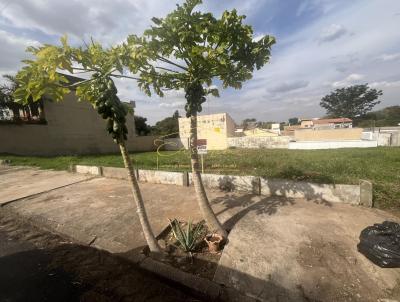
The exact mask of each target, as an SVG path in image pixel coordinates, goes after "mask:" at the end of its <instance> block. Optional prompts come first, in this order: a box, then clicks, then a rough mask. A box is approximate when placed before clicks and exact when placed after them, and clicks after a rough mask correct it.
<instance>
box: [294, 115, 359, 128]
mask: <svg viewBox="0 0 400 302" xmlns="http://www.w3.org/2000/svg"><path fill="white" fill-rule="evenodd" d="M352 127H353V121H352V120H351V119H349V118H345V117H344V118H331V119H302V120H301V124H300V128H303V129H310V128H311V129H341V128H352Z"/></svg>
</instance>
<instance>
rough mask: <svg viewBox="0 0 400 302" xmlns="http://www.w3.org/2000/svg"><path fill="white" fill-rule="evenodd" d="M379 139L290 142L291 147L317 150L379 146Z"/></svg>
mask: <svg viewBox="0 0 400 302" xmlns="http://www.w3.org/2000/svg"><path fill="white" fill-rule="evenodd" d="M377 146H378V142H377V141H367V140H365V141H361V140H360V141H329V142H318V141H312V142H311V141H309V142H307V141H305V142H289V149H301V150H317V149H339V148H373V147H377Z"/></svg>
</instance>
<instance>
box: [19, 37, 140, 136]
mask: <svg viewBox="0 0 400 302" xmlns="http://www.w3.org/2000/svg"><path fill="white" fill-rule="evenodd" d="M120 50H121V49H120V48H119V47H114V48H110V49H104V48H103V47H102V46H101V45H100V44H98V43H95V42H94V41H92V42H91V43H90V45H85V47H71V46H70V45H68V42H67V38H66V37H62V38H61V45H60V46H54V45H48V44H45V45H43V46H40V47H29V48H28V49H27V51H28V52H30V53H31V54H32V55H33V57H34V59H33V60H25V61H24V63H25V66H24V67H23V68H22V69H21V70H20V71H19V72H18V74H17V76H16V80H17V82H18V87H17V89H16V90H15V92H14V93H13V96H14V99H15V101H16V102H19V103H22V104H27V103H29V102H31V101H33V102H36V101H38V100H40V99H41V98H42V97H44V96H45V97H47V98H50V99H51V100H54V101H61V100H63V99H64V96H65V95H66V94H68V93H70V92H71V89H76V95H77V96H78V98H79V100H80V101H83V100H84V101H89V102H90V103H91V104H92V105H93V107H94V108H95V109H96V110H97V112H98V113H99V114H100V115H101V116H102V118H103V119H105V120H106V121H107V131H108V132H109V134H110V135H111V136H112V138H113V139H114V141H115V142H116V143H119V142H121V141H123V140H126V139H127V133H128V129H127V127H126V125H125V123H126V118H125V116H126V114H127V113H128V108H127V107H126V106H125V105H124V104H122V103H121V101H120V99H119V98H118V96H117V89H116V87H115V84H114V81H113V80H112V77H120V76H122V75H121V74H122V72H123V66H122V63H121V60H122V58H121V51H120ZM132 61H135V60H132ZM131 64H133V63H131ZM77 66H79V67H77ZM58 70H61V71H66V72H70V73H74V72H77V71H79V72H83V73H90V77H89V79H86V80H82V81H79V82H74V83H70V82H69V81H68V79H67V77H65V76H64V75H62V74H60V73H59V72H58ZM113 72H119V73H120V74H113Z"/></svg>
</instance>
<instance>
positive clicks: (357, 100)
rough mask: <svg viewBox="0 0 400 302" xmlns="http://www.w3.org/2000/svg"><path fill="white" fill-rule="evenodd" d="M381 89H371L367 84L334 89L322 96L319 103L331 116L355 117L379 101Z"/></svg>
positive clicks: (364, 112) (367, 110)
mask: <svg viewBox="0 0 400 302" xmlns="http://www.w3.org/2000/svg"><path fill="white" fill-rule="evenodd" d="M381 95H382V90H376V89H371V88H369V87H368V84H363V85H354V86H350V87H346V88H339V89H336V90H335V91H334V92H332V93H330V94H329V95H326V96H324V97H323V98H322V100H321V102H320V105H321V107H323V108H325V109H326V111H327V114H328V115H329V116H331V117H348V118H355V117H356V116H358V115H364V114H366V113H367V112H369V111H371V109H372V108H373V107H374V106H375V105H377V104H379V103H380V101H379V100H377V99H378V97H379V96H381Z"/></svg>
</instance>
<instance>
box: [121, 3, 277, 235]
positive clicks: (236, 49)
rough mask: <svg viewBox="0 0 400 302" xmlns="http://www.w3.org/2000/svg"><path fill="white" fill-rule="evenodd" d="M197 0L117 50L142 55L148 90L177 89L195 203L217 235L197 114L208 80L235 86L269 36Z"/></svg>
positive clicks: (265, 54)
mask: <svg viewBox="0 0 400 302" xmlns="http://www.w3.org/2000/svg"><path fill="white" fill-rule="evenodd" d="M201 3H202V1H201V0H187V1H186V2H185V3H183V4H182V5H177V8H176V9H175V10H174V11H172V12H171V13H169V14H168V15H167V16H166V17H165V18H153V19H152V21H153V23H154V24H153V25H152V26H151V28H149V29H148V30H146V31H145V32H144V34H143V36H141V37H139V36H136V35H131V36H129V37H128V39H127V41H126V42H125V43H123V45H122V49H123V51H125V52H126V53H127V54H129V55H125V56H123V57H125V58H130V57H134V58H137V57H140V58H143V59H145V60H146V64H142V65H141V66H140V68H139V69H137V65H133V66H132V67H133V68H130V71H131V72H132V73H138V74H139V75H140V78H141V81H140V82H139V85H140V87H141V88H142V89H143V90H144V91H145V92H146V93H147V94H148V95H150V94H151V92H152V91H153V90H154V91H155V92H156V93H157V94H159V95H162V91H161V88H164V89H174V90H183V91H184V92H185V98H186V105H185V110H186V117H188V118H190V153H191V167H192V178H193V183H194V187H195V191H196V196H197V199H198V203H199V206H200V208H201V210H202V213H203V216H204V218H205V220H206V221H207V223H208V224H209V225H210V226H211V227H212V228H213V229H214V230H215V231H217V232H218V233H220V234H221V235H222V236H224V237H226V236H227V233H226V231H225V230H224V229H223V228H222V226H221V224H220V222H219V221H218V219H217V218H216V216H215V214H214V212H213V211H212V208H211V206H210V203H209V200H208V198H207V195H206V192H205V190H204V186H203V183H202V180H201V174H200V172H199V159H198V154H197V148H196V141H197V115H198V113H199V112H201V111H202V104H203V103H204V102H205V101H206V97H207V95H210V94H211V95H213V96H219V92H218V89H217V88H215V85H213V83H214V82H215V81H216V80H218V82H217V83H220V84H221V85H222V87H223V88H227V87H233V88H235V89H240V88H241V87H242V83H243V82H244V81H246V80H249V79H251V78H252V73H253V71H254V70H255V69H260V68H261V67H262V66H263V65H265V64H266V63H267V62H268V61H269V58H270V51H271V46H272V45H273V44H274V43H275V38H274V37H272V36H269V35H266V36H263V37H262V38H260V39H257V40H256V39H255V37H254V33H253V30H252V27H251V26H249V25H246V24H244V23H243V21H244V19H245V16H243V15H239V14H238V13H237V12H236V10H232V11H225V12H224V13H223V14H222V16H221V17H220V18H215V17H214V16H213V15H212V14H211V13H203V12H200V11H196V10H195V8H196V6H197V5H199V4H201ZM125 65H127V66H129V62H126V64H125Z"/></svg>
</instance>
